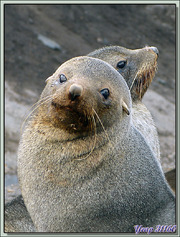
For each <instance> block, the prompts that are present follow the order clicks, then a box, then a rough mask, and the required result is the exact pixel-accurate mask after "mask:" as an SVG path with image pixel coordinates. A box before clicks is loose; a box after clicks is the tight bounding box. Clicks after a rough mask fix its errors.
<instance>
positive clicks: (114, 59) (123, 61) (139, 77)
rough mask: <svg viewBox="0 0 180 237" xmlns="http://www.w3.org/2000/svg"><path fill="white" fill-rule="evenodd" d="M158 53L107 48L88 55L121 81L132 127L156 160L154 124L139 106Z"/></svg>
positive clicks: (146, 111) (147, 111)
mask: <svg viewBox="0 0 180 237" xmlns="http://www.w3.org/2000/svg"><path fill="white" fill-rule="evenodd" d="M158 54H159V52H158V49H157V48H156V47H145V48H142V49H135V50H132V49H127V48H124V47H120V46H109V47H104V48H101V49H98V50H95V51H93V52H91V53H89V54H88V56H90V57H95V58H99V59H101V60H104V61H106V62H108V63H109V64H111V65H112V66H113V67H114V68H115V69H116V70H117V71H118V72H119V73H120V74H121V75H122V76H123V77H124V79H125V81H126V82H127V85H128V87H129V88H130V91H131V97H132V119H133V123H134V126H135V127H136V128H137V129H138V131H140V132H141V133H142V135H143V136H144V137H145V138H146V141H147V142H148V144H149V145H150V147H151V148H152V150H153V152H154V154H155V156H156V157H157V158H158V159H159V160H160V146H159V139H158V133H157V129H156V126H155V124H154V120H153V118H152V116H151V114H150V112H149V110H148V109H147V108H146V106H145V105H144V104H143V103H142V97H143V96H144V94H145V92H146V91H147V89H148V87H149V85H150V83H151V82H152V79H153V77H154V75H155V71H156V68H157V58H158Z"/></svg>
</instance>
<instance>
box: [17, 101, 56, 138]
mask: <svg viewBox="0 0 180 237" xmlns="http://www.w3.org/2000/svg"><path fill="white" fill-rule="evenodd" d="M51 99H52V96H47V97H45V98H43V99H41V100H39V101H38V102H36V103H35V104H33V105H32V106H31V107H30V109H29V110H31V109H32V108H33V107H34V106H35V105H36V107H35V108H34V109H33V110H32V111H31V112H30V113H29V114H28V115H27V116H26V118H25V119H24V121H23V122H22V125H21V129H20V130H21V134H22V131H23V127H24V125H25V123H26V121H27V120H28V118H29V117H30V116H31V115H32V113H33V112H34V111H35V110H36V109H37V108H38V107H39V106H41V105H42V104H44V103H45V102H48V101H50V100H51ZM43 100H45V101H43ZM42 101H43V102H42Z"/></svg>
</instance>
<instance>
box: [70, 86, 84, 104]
mask: <svg viewBox="0 0 180 237" xmlns="http://www.w3.org/2000/svg"><path fill="white" fill-rule="evenodd" d="M82 91H83V87H82V86H81V85H77V84H72V85H71V86H70V88H69V96H70V99H71V101H74V100H75V99H76V98H77V97H79V96H81V95H82Z"/></svg>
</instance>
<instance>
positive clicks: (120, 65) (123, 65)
mask: <svg viewBox="0 0 180 237" xmlns="http://www.w3.org/2000/svg"><path fill="white" fill-rule="evenodd" d="M125 65H126V61H125V60H123V61H119V62H118V63H117V66H116V67H117V68H123V67H125Z"/></svg>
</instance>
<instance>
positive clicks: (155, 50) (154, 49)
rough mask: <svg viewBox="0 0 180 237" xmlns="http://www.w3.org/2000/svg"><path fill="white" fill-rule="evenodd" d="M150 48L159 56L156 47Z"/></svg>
mask: <svg viewBox="0 0 180 237" xmlns="http://www.w3.org/2000/svg"><path fill="white" fill-rule="evenodd" d="M150 49H152V50H153V51H154V52H155V53H156V54H157V56H159V50H158V49H157V48H156V47H154V46H152V47H150Z"/></svg>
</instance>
